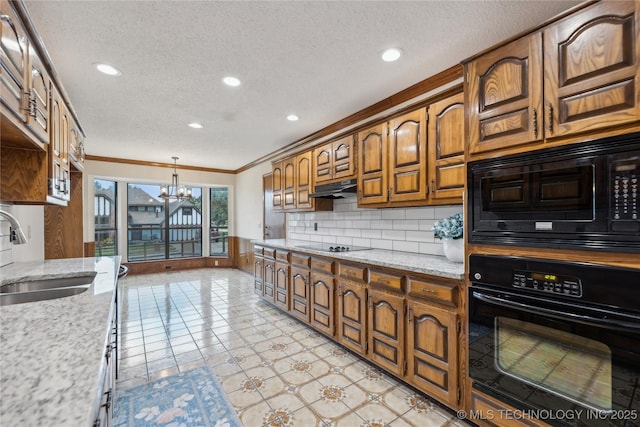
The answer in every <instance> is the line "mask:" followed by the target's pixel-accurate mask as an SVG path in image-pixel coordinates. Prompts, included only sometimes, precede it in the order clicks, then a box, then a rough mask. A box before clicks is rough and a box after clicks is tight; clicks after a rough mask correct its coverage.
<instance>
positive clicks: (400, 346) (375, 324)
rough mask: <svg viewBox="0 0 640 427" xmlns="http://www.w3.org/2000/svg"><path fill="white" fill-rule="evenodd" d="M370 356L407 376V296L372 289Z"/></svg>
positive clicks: (369, 324)
mask: <svg viewBox="0 0 640 427" xmlns="http://www.w3.org/2000/svg"><path fill="white" fill-rule="evenodd" d="M367 320H368V328H367V333H368V335H369V359H370V360H371V361H372V362H374V363H376V364H378V365H380V366H381V367H382V368H384V369H386V370H388V371H389V372H391V373H393V374H395V375H398V376H400V377H402V376H403V375H404V369H405V364H404V363H405V360H404V322H405V320H404V296H401V295H396V294H391V293H387V292H385V291H381V290H377V289H373V288H370V289H369V303H368V319H367Z"/></svg>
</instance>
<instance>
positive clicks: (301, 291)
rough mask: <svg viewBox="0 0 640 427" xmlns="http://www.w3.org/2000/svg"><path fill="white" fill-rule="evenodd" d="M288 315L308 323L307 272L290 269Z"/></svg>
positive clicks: (299, 269)
mask: <svg viewBox="0 0 640 427" xmlns="http://www.w3.org/2000/svg"><path fill="white" fill-rule="evenodd" d="M290 313H291V314H293V315H294V316H296V317H297V318H298V319H300V320H302V321H304V322H307V323H309V321H310V319H311V317H310V310H309V270H308V269H306V268H301V267H295V266H292V267H291V309H290Z"/></svg>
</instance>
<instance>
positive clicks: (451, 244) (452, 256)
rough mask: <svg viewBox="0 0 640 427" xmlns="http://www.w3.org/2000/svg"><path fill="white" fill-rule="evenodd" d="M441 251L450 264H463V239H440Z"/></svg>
mask: <svg viewBox="0 0 640 427" xmlns="http://www.w3.org/2000/svg"><path fill="white" fill-rule="evenodd" d="M442 249H443V250H444V254H445V256H446V257H447V259H449V261H451V262H464V239H442Z"/></svg>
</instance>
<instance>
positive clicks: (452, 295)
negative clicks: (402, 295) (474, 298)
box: [408, 277, 458, 307]
mask: <svg viewBox="0 0 640 427" xmlns="http://www.w3.org/2000/svg"><path fill="white" fill-rule="evenodd" d="M408 291H409V295H411V296H415V297H419V298H426V299H430V300H434V301H437V302H440V303H442V304H446V305H450V306H452V307H455V306H456V304H457V299H456V298H457V294H458V286H457V285H456V284H455V283H447V282H439V281H436V280H429V279H422V278H415V277H409V289H408Z"/></svg>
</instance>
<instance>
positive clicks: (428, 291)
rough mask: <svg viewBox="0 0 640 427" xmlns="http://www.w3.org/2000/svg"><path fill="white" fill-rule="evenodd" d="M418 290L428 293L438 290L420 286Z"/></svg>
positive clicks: (434, 292) (435, 292)
mask: <svg viewBox="0 0 640 427" xmlns="http://www.w3.org/2000/svg"><path fill="white" fill-rule="evenodd" d="M420 290H421V291H422V292H426V293H428V294H437V293H438V291H434V290H433V289H427V288H420Z"/></svg>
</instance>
